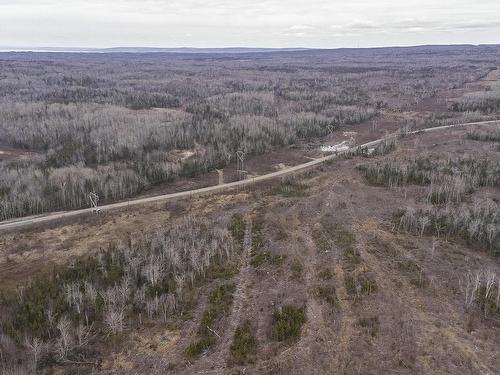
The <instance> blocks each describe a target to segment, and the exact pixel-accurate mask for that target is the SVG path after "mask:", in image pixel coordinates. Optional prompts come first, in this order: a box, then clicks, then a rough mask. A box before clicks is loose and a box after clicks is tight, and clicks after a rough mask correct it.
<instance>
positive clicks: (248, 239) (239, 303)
mask: <svg viewBox="0 0 500 375" xmlns="http://www.w3.org/2000/svg"><path fill="white" fill-rule="evenodd" d="M251 252H252V219H251V218H247V220H246V225H245V236H244V239H243V257H242V264H241V269H240V272H239V273H238V275H237V276H236V278H235V280H234V283H235V285H236V290H235V291H234V294H233V308H232V311H231V314H230V315H229V319H228V323H227V326H226V329H225V331H224V335H223V336H222V339H221V345H220V348H219V349H218V356H217V357H218V358H219V361H220V363H225V362H226V360H227V359H228V358H229V356H230V346H231V342H232V341H233V335H234V332H235V331H236V328H237V327H238V325H239V324H240V323H241V322H242V321H243V319H244V318H245V316H244V314H245V307H246V304H247V301H248V286H249V282H250V272H251V266H250V256H251Z"/></svg>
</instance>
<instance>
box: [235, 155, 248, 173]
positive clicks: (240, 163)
mask: <svg viewBox="0 0 500 375" xmlns="http://www.w3.org/2000/svg"><path fill="white" fill-rule="evenodd" d="M244 162H245V153H244V152H243V151H241V150H238V151H236V170H237V171H238V180H243V178H244V177H245V174H246V171H245V168H244V167H245V165H244Z"/></svg>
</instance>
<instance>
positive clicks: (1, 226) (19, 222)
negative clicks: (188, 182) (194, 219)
mask: <svg viewBox="0 0 500 375" xmlns="http://www.w3.org/2000/svg"><path fill="white" fill-rule="evenodd" d="M499 122H500V120H493V121H480V122H469V123H463V124H455V125H445V126H437V127H433V128H426V129H419V130H415V131H412V132H409V133H408V134H418V133H427V132H432V131H437V130H442V129H448V128H454V127H460V126H472V125H487V124H495V123H499ZM397 135H398V134H391V135H389V136H388V137H393V138H394V137H397ZM386 138H387V137H385V138H380V139H376V140H374V141H371V142H367V143H364V144H362V145H358V146H356V147H353V148H351V149H349V150H346V151H340V152H338V153H336V154H332V155H328V156H325V157H322V158H318V159H314V160H312V161H310V162H307V163H303V164H299V165H296V166H294V167H290V168H287V169H282V170H280V171H277V172H273V173H268V174H265V175H262V176H256V177H252V178H249V179H246V180H242V181H235V182H229V183H225V184H221V185H215V186H209V187H205V188H201V189H195V190H187V191H182V192H178V193H171V194H163V195H157V196H154V197H148V198H140V199H135V200H130V201H125V202H118V203H112V204H107V205H104V206H100V207H99V208H100V210H101V211H110V210H114V209H117V208H124V207H129V206H136V205H140V204H145V203H152V202H160V201H170V200H177V199H182V198H188V197H191V196H200V195H205V194H211V193H218V192H221V191H226V190H231V189H234V188H239V187H242V186H247V185H252V184H255V183H258V182H262V181H267V180H271V179H274V178H277V177H285V176H287V175H290V174H294V173H297V172H302V171H304V170H307V169H311V168H313V167H315V166H317V165H319V164H321V163H323V162H325V161H328V160H332V159H335V158H337V157H339V156H340V155H342V154H346V153H348V152H352V151H356V150H358V149H360V148H367V147H373V146H376V145H378V144H379V143H381V142H382V141H384V140H385V139H386ZM92 211H93V209H92V208H85V209H80V210H73V211H63V212H53V213H50V214H45V215H38V216H28V217H24V218H19V219H15V220H10V221H4V222H1V223H0V230H5V229H18V228H21V227H26V226H30V225H33V224H40V223H45V222H50V221H54V220H59V219H63V218H69V217H76V216H79V215H83V214H86V213H91V212H92Z"/></svg>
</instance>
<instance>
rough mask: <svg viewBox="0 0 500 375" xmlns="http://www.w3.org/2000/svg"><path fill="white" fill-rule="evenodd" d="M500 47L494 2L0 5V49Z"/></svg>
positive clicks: (497, 2)
mask: <svg viewBox="0 0 500 375" xmlns="http://www.w3.org/2000/svg"><path fill="white" fill-rule="evenodd" d="M452 43H473V44H479V43H500V0H474V1H471V0H415V1H404V0H347V1H340V0H282V1H278V0H164V1H160V0H140V1H139V0H0V46H29V47H37V46H38V47H46V46H53V47H117V46H120V47H123V46H134V47H136V46H139V47H181V46H189V47H228V46H231V47H322V48H335V47H358V46H359V47H370V46H388V45H416V44H452Z"/></svg>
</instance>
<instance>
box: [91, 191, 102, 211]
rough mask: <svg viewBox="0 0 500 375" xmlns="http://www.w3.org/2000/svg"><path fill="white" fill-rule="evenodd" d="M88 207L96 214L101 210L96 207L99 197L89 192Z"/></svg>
mask: <svg viewBox="0 0 500 375" xmlns="http://www.w3.org/2000/svg"><path fill="white" fill-rule="evenodd" d="M89 200H90V206H91V207H92V208H93V211H94V213H96V214H98V213H99V212H101V209H100V208H99V207H97V203H98V202H99V196H98V195H97V194H96V193H94V192H93V191H91V192H90V193H89Z"/></svg>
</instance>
